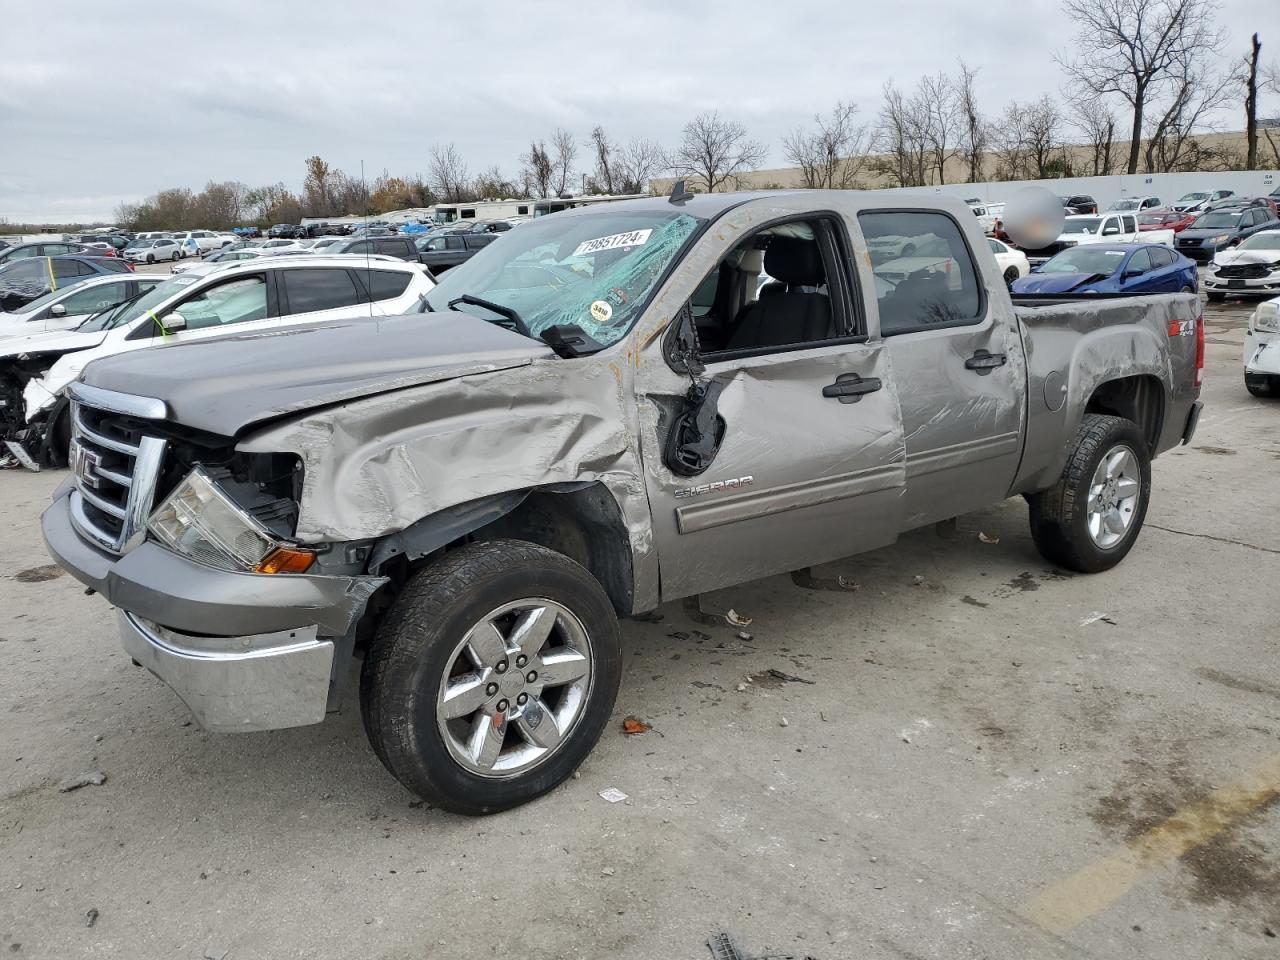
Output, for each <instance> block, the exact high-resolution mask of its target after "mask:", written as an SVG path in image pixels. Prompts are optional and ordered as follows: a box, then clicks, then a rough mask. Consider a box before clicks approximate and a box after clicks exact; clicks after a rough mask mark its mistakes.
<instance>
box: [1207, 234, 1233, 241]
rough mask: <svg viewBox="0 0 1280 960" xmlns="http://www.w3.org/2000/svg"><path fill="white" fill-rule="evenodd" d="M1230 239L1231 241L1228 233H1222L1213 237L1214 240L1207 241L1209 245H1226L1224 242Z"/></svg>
mask: <svg viewBox="0 0 1280 960" xmlns="http://www.w3.org/2000/svg"><path fill="white" fill-rule="evenodd" d="M1230 239H1231V234H1229V233H1222V234H1219V235H1218V236H1216V237H1214V238H1213V239H1212V240H1211V241H1209V242H1210V243H1226V242H1227V241H1228V240H1230Z"/></svg>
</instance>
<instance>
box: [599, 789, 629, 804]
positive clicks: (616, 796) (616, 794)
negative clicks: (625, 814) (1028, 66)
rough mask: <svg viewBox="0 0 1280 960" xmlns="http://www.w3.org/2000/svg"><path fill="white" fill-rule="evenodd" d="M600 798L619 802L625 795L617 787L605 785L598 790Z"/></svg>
mask: <svg viewBox="0 0 1280 960" xmlns="http://www.w3.org/2000/svg"><path fill="white" fill-rule="evenodd" d="M600 799H601V800H607V801H609V802H610V803H621V802H622V801H623V800H626V799H627V795H626V794H625V793H623V792H622V791H621V790H619V789H618V788H617V787H605V788H604V789H603V790H601V791H600Z"/></svg>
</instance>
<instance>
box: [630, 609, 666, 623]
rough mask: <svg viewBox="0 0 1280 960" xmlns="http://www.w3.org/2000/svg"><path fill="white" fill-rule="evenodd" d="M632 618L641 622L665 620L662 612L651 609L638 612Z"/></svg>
mask: <svg viewBox="0 0 1280 960" xmlns="http://www.w3.org/2000/svg"><path fill="white" fill-rule="evenodd" d="M631 619H632V620H638V621H639V622H640V623H661V622H662V621H663V616H662V614H660V613H655V612H653V611H652V610H651V611H649V612H648V613H637V614H636V615H635V616H634V617H632V618H631Z"/></svg>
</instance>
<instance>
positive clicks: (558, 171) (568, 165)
mask: <svg viewBox="0 0 1280 960" xmlns="http://www.w3.org/2000/svg"><path fill="white" fill-rule="evenodd" d="M551 149H552V151H553V156H552V158H551V169H552V170H553V171H554V177H555V179H554V181H553V182H554V184H555V188H556V196H557V197H560V196H563V195H564V193H565V191H567V190H568V189H569V181H570V179H571V178H572V177H573V164H574V162H575V161H576V160H577V159H578V141H577V140H575V139H574V138H573V134H572V133H570V132H569V131H568V130H561V129H560V128H559V127H557V128H556V132H555V133H553V134H552V135H551Z"/></svg>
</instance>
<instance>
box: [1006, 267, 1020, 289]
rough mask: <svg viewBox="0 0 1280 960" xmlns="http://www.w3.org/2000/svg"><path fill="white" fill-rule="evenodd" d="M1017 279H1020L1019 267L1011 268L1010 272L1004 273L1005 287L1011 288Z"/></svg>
mask: <svg viewBox="0 0 1280 960" xmlns="http://www.w3.org/2000/svg"><path fill="white" fill-rule="evenodd" d="M1017 279H1018V268H1017V267H1010V268H1009V269H1008V270H1006V271H1005V272H1004V285H1005V286H1006V287H1008V286H1011V285H1012V284H1013V281H1015V280H1017Z"/></svg>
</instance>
